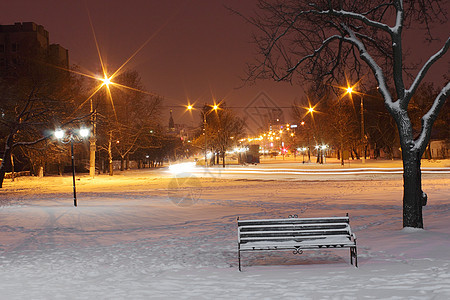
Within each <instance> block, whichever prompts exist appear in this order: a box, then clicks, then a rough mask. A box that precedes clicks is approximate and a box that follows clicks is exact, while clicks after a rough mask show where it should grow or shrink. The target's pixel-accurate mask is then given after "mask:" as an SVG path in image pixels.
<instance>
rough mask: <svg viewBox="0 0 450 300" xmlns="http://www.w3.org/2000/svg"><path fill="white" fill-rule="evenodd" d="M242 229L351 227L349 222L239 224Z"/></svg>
mask: <svg viewBox="0 0 450 300" xmlns="http://www.w3.org/2000/svg"><path fill="white" fill-rule="evenodd" d="M238 227H239V228H240V230H241V231H243V230H248V229H252V228H258V229H259V230H263V229H264V228H285V227H293V228H295V229H302V228H304V229H308V228H315V227H316V228H347V227H349V224H348V223H324V224H318V223H310V224H293V223H291V224H287V223H284V224H261V225H238Z"/></svg>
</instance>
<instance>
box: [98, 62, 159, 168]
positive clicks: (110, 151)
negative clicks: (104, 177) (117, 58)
mask: <svg viewBox="0 0 450 300" xmlns="http://www.w3.org/2000/svg"><path fill="white" fill-rule="evenodd" d="M109 88H110V91H111V92H110V93H108V92H106V91H103V92H101V93H99V95H98V96H96V101H97V105H96V114H97V139H98V147H99V149H100V150H103V151H105V152H106V153H107V157H108V158H107V160H108V164H109V173H110V175H113V169H112V161H113V157H114V156H116V157H118V158H119V159H120V161H121V166H120V168H121V170H122V171H123V170H124V169H125V162H127V163H128V160H129V155H131V154H134V152H136V151H137V150H138V149H140V148H146V147H148V145H147V144H146V140H147V139H146V137H147V134H148V133H149V131H150V130H151V129H152V128H154V127H155V126H156V124H157V123H158V120H159V114H160V112H159V106H160V104H161V102H162V98H160V97H158V96H154V95H151V94H149V93H148V92H146V91H145V89H144V87H143V85H142V83H141V79H140V76H139V74H138V73H137V72H136V71H131V70H127V71H124V72H123V73H121V74H120V75H118V76H116V77H115V78H114V84H111V85H110V87H109ZM111 99H112V100H111ZM127 168H128V165H127Z"/></svg>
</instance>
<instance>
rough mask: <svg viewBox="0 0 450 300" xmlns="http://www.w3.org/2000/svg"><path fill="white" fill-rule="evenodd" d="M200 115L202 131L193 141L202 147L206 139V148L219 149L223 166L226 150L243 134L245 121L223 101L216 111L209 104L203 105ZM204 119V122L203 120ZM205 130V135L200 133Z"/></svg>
mask: <svg viewBox="0 0 450 300" xmlns="http://www.w3.org/2000/svg"><path fill="white" fill-rule="evenodd" d="M201 116H202V123H201V128H202V129H203V131H202V132H199V133H200V135H199V136H198V137H197V138H196V139H195V141H194V143H195V145H197V146H198V147H199V148H202V149H203V148H204V147H205V139H206V148H207V149H212V150H218V151H220V155H221V156H222V165H223V167H225V156H226V151H227V150H228V149H229V148H230V147H231V146H232V145H233V144H234V143H235V141H237V140H239V139H240V138H242V137H243V136H245V121H244V119H242V118H240V117H239V116H238V115H237V114H236V113H235V112H234V111H233V110H232V109H230V108H228V107H227V105H226V103H225V102H222V103H221V105H220V108H219V109H218V110H217V111H213V110H212V108H211V107H210V106H209V105H205V106H204V107H203V110H202V111H201ZM204 119H205V120H206V122H203V120H204ZM205 123H206V124H205ZM205 125H206V128H205ZM205 130H206V137H205V134H202V133H204V132H205Z"/></svg>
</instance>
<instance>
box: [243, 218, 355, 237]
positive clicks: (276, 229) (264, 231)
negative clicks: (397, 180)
mask: <svg viewBox="0 0 450 300" xmlns="http://www.w3.org/2000/svg"><path fill="white" fill-rule="evenodd" d="M349 222H350V221H349V217H330V218H288V219H266V220H238V239H239V243H248V242H259V241H268V240H270V241H273V242H276V241H280V242H282V241H288V240H308V239H311V240H313V239H320V238H323V237H348V238H349V239H350V236H351V234H352V233H351V229H350V225H349Z"/></svg>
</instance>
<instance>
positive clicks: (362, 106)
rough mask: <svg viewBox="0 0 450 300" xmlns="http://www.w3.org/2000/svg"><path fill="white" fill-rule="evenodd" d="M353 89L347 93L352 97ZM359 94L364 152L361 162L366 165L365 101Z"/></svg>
mask: <svg viewBox="0 0 450 300" xmlns="http://www.w3.org/2000/svg"><path fill="white" fill-rule="evenodd" d="M353 92H354V91H353V87H347V93H349V94H350V95H352V93H353ZM357 94H359V97H360V98H361V147H362V151H361V160H362V163H363V164H365V163H366V149H365V140H364V136H365V135H364V100H363V96H362V94H361V93H357Z"/></svg>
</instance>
